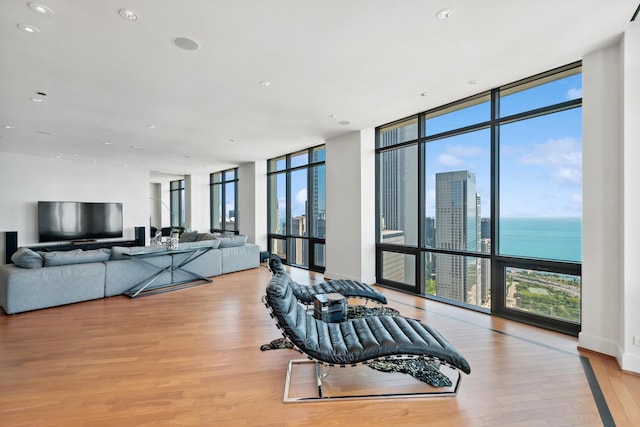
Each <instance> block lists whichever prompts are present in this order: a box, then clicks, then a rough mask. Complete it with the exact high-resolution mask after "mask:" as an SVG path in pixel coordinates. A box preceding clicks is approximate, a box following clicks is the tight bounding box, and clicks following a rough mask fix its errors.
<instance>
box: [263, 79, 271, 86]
mask: <svg viewBox="0 0 640 427" xmlns="http://www.w3.org/2000/svg"><path fill="white" fill-rule="evenodd" d="M260 86H264V87H267V86H271V82H270V81H269V80H262V81H261V82H260Z"/></svg>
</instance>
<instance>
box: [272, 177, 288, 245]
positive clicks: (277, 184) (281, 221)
mask: <svg viewBox="0 0 640 427" xmlns="http://www.w3.org/2000/svg"><path fill="white" fill-rule="evenodd" d="M269 179H270V180H271V193H270V194H269V212H270V219H271V223H270V225H269V232H270V233H274V234H284V233H285V224H286V219H287V217H286V215H287V176H286V174H284V173H279V174H276V175H271V176H270V178H269Z"/></svg>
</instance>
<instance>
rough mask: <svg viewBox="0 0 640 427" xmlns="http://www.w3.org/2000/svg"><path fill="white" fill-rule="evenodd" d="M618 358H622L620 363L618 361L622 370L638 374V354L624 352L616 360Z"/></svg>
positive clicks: (639, 368)
mask: <svg viewBox="0 0 640 427" xmlns="http://www.w3.org/2000/svg"><path fill="white" fill-rule="evenodd" d="M620 360H622V363H620V367H621V368H622V370H624V371H628V372H635V373H636V374H640V355H637V354H631V353H629V352H626V353H623V354H622V357H621V358H620V359H618V361H620Z"/></svg>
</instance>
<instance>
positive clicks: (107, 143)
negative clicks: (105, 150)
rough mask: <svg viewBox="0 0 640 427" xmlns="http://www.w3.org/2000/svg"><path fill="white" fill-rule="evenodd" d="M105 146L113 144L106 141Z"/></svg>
mask: <svg viewBox="0 0 640 427" xmlns="http://www.w3.org/2000/svg"><path fill="white" fill-rule="evenodd" d="M103 144H104V145H111V143H110V142H109V141H105V142H103Z"/></svg>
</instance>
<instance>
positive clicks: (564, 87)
mask: <svg viewBox="0 0 640 427" xmlns="http://www.w3.org/2000/svg"><path fill="white" fill-rule="evenodd" d="M580 71H581V68H576V69H573V70H571V71H570V72H569V73H566V74H564V75H566V77H564V78H559V77H561V76H559V75H553V76H550V77H548V78H546V79H541V80H536V81H534V82H531V83H528V84H525V85H522V86H516V87H514V88H511V89H507V90H503V91H501V92H500V117H507V116H510V115H513V114H517V113H523V112H525V111H530V110H534V109H536V108H541V107H546V106H549V105H554V104H559V103H561V102H565V101H570V100H572V99H577V98H582V73H581V72H580ZM567 74H568V75H567Z"/></svg>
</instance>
